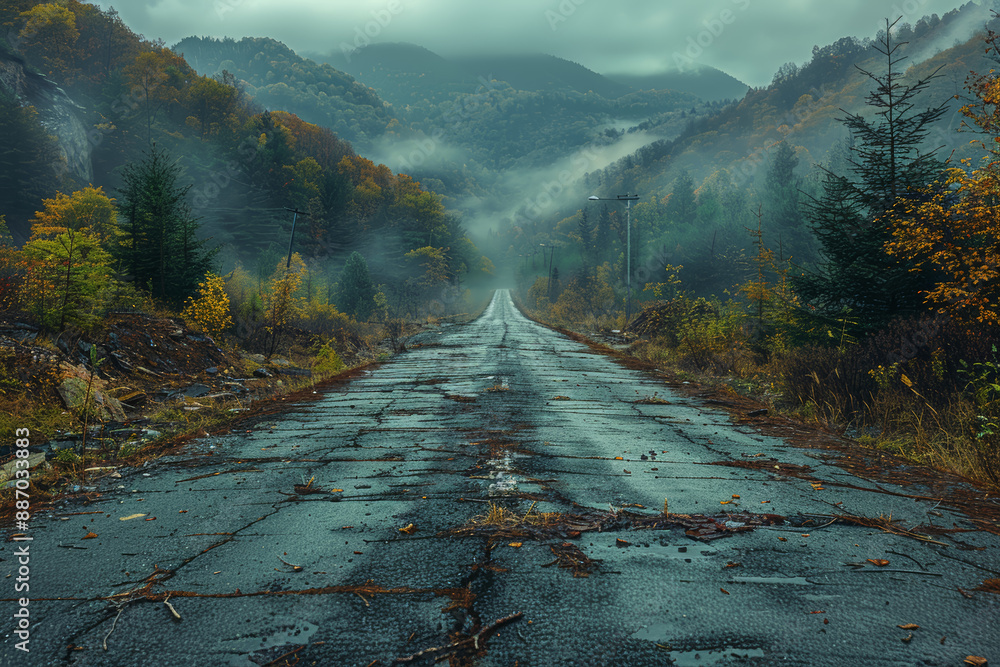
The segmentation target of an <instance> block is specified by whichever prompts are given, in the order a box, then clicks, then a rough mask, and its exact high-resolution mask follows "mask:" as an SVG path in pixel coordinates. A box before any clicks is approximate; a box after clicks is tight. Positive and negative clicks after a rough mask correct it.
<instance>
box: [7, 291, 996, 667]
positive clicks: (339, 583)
mask: <svg viewBox="0 0 1000 667" xmlns="http://www.w3.org/2000/svg"><path fill="white" fill-rule="evenodd" d="M120 472H121V474H122V475H123V476H122V477H121V478H111V477H110V476H107V477H105V478H104V479H102V480H101V482H100V488H99V492H100V495H99V496H97V497H95V496H96V494H91V495H90V497H89V498H84V497H82V496H76V497H74V496H69V497H67V499H66V500H65V501H63V502H61V503H58V504H56V506H55V507H54V508H53V509H52V510H51V511H50V512H47V513H46V514H44V515H39V516H36V517H33V518H32V523H31V535H32V536H33V541H32V542H31V590H30V598H31V603H30V610H31V628H30V630H31V635H30V636H31V642H30V648H31V650H30V653H24V652H22V651H18V650H16V649H15V643H16V642H17V641H18V638H17V637H16V635H14V634H13V633H12V629H11V628H12V620H11V618H10V614H9V613H5V614H4V617H5V618H6V621H5V622H4V623H5V628H4V630H3V631H2V632H0V636H2V638H3V643H2V644H0V664H2V665H64V664H66V665H95V666H97V665H100V666H105V665H108V666H117V665H121V666H129V667H132V666H135V665H140V666H143V665H246V666H252V665H292V664H298V665H335V666H339V665H345V666H351V667H354V666H357V667H366V666H368V665H372V666H374V665H381V666H383V667H384V666H387V665H396V664H403V665H434V664H449V665H477V666H491V667H492V666H501V665H502V666H503V667H514V666H518V667H529V666H537V667H552V666H557V665H588V666H589V665H615V666H619V665H620V666H632V665H636V666H639V665H669V664H678V665H771V664H780V665H844V666H856V665H961V664H962V663H963V660H964V659H965V657H966V656H968V655H977V656H984V657H987V658H991V659H992V660H993V661H1000V630H998V628H1000V596H998V595H996V594H994V593H990V592H984V591H979V590H976V589H977V587H981V586H982V585H983V582H984V581H987V580H989V579H995V578H997V577H1000V572H998V570H1000V558H998V548H1000V537H998V535H997V534H995V532H990V531H989V530H985V529H984V525H988V524H984V523H983V522H982V521H981V520H979V521H977V520H976V519H975V518H974V517H971V516H969V515H967V514H963V513H962V512H961V511H959V509H960V508H956V507H954V506H953V505H951V504H949V503H948V502H940V501H939V500H935V499H934V497H933V494H931V493H929V492H927V491H926V490H924V489H921V488H919V487H918V486H914V485H912V484H909V485H906V486H900V485H897V484H892V483H889V482H886V481H884V480H875V479H864V478H862V477H859V476H856V475H854V474H852V473H851V472H850V471H849V470H848V469H845V467H844V466H843V465H841V466H838V465H835V464H834V462H833V460H832V459H831V458H830V457H829V456H827V455H826V453H825V452H824V451H823V450H821V449H810V448H800V447H796V446H793V445H792V444H790V443H789V442H787V441H786V440H783V439H780V438H777V437H774V436H773V435H764V434H763V433H762V432H761V431H759V430H757V429H755V427H754V426H753V424H752V423H749V421H748V420H746V419H741V418H739V416H738V415H737V416H736V417H734V416H733V415H732V414H731V413H730V412H726V411H723V410H721V409H719V408H718V407H717V406H713V405H711V404H708V403H706V402H705V401H703V400H701V399H699V398H696V397H691V396H687V395H685V394H682V393H680V392H676V391H673V390H671V389H670V388H669V387H667V386H666V385H665V384H664V381H663V379H662V378H659V377H657V376H655V375H654V374H651V373H647V372H644V371H639V370H632V369H629V368H626V367H625V366H623V365H621V364H619V363H617V362H616V361H614V360H613V359H611V358H609V357H607V356H604V355H601V354H597V353H595V352H593V351H592V350H591V349H590V348H588V347H587V346H585V345H583V344H581V343H578V342H574V341H573V340H570V339H569V338H567V337H565V336H563V335H561V334H558V333H555V332H553V331H551V330H549V329H547V328H544V327H542V326H540V325H537V324H535V323H533V322H531V321H529V320H527V319H526V318H525V317H523V316H522V315H521V314H520V313H519V312H518V311H517V310H516V309H515V307H514V305H513V303H512V302H511V299H510V297H509V295H508V293H507V292H506V291H499V292H497V293H496V295H495V297H494V299H493V301H492V303H491V304H490V306H489V307H488V308H487V310H486V311H485V313H484V314H483V315H482V316H481V317H480V318H479V319H477V320H476V321H474V322H471V323H468V324H463V325H451V326H444V327H441V328H440V329H437V330H434V331H431V332H429V333H425V334H422V335H421V336H420V337H419V338H418V339H417V340H416V341H414V342H413V344H411V346H410V349H409V351H407V352H405V353H402V354H400V355H397V356H396V357H395V358H394V359H392V360H391V361H390V362H388V363H385V364H383V365H381V366H379V367H377V368H374V369H373V370H370V371H366V372H364V373H362V374H360V375H359V376H357V377H355V378H354V379H352V380H351V381H349V382H344V383H340V384H336V385H333V386H332V388H330V389H329V390H327V393H326V394H325V395H323V396H321V397H320V398H318V400H314V401H308V402H302V403H298V404H295V405H291V406H289V408H288V409H287V410H286V411H285V412H283V413H281V414H278V415H271V416H268V417H263V418H261V419H260V420H258V421H257V422H255V423H251V424H250V425H248V426H244V427H242V428H241V429H240V430H239V431H236V432H230V433H228V434H226V435H217V436H208V437H205V438H202V439H200V440H197V441H194V442H192V443H190V444H189V445H187V446H186V447H185V448H184V449H183V450H182V451H180V452H179V453H174V454H171V455H170V456H167V457H164V458H162V459H160V460H158V461H156V462H155V463H152V464H150V465H148V466H146V467H143V468H139V469H129V470H126V469H121V470H120ZM959 491H960V492H961V493H963V494H964V497H969V498H972V497H975V499H976V500H977V502H980V499H981V497H982V495H983V493H982V492H977V491H976V490H975V489H971V488H962V489H958V490H956V492H959ZM977 494H978V495H977ZM981 502H983V503H989V502H991V499H989V498H985V499H982V500H981ZM665 506H666V511H667V512H668V513H666V514H664V509H665ZM838 516H840V517H856V519H857V520H853V521H852V520H843V519H837V518H836V517H838ZM890 516H891V520H890V519H889V517H890ZM917 527H922V528H921V529H920V530H918V529H917ZM993 527H994V528H995V524H993ZM85 538H86V539H85ZM716 538H718V539H716ZM15 548H16V543H14V542H12V541H10V537H9V531H8V534H7V537H6V539H5V540H4V541H3V542H2V543H0V582H3V581H6V582H8V584H9V587H8V591H9V592H4V593H0V598H2V602H0V604H2V605H3V608H4V609H8V610H11V613H13V610H14V609H15V608H16V599H17V598H18V597H20V596H19V595H17V594H15V593H14V592H13V591H14V585H13V583H11V582H12V581H13V577H12V575H14V576H16V572H17V567H18V566H17V558H16V557H15V556H14V552H15ZM5 577H6V578H5Z"/></svg>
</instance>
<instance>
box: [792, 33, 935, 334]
mask: <svg viewBox="0 0 1000 667" xmlns="http://www.w3.org/2000/svg"><path fill="white" fill-rule="evenodd" d="M893 25H895V24H889V22H888V21H886V26H887V30H886V31H885V32H880V34H879V38H878V41H877V42H876V44H875V45H874V48H875V49H876V50H877V51H878V52H879V53H881V54H882V55H883V56H884V57H885V60H886V62H887V65H888V68H887V70H886V72H885V73H884V74H882V75H875V74H872V73H871V72H868V71H866V70H863V69H860V68H859V70H860V71H861V72H862V73H863V74H865V76H867V77H869V78H870V79H871V80H872V81H873V82H874V83H875V88H874V90H872V92H871V93H870V94H869V95H868V98H867V101H868V105H869V107H871V108H873V109H874V110H875V114H874V117H873V118H871V119H867V118H865V117H863V116H862V115H860V114H848V115H847V116H846V117H845V118H843V119H841V120H842V122H843V123H844V124H845V125H846V126H847V128H848V129H849V130H850V132H851V134H852V136H853V138H854V139H855V145H854V146H853V147H852V149H851V151H852V158H851V159H850V177H847V176H842V175H837V174H834V173H832V172H827V174H826V178H825V180H824V183H823V191H822V194H821V195H820V196H819V197H818V198H813V199H812V200H811V201H810V202H808V203H807V205H806V208H807V215H808V218H809V219H810V222H811V226H812V228H813V231H814V232H815V233H816V236H817V238H818V240H819V243H820V245H821V247H822V263H821V264H820V266H819V268H818V270H816V271H811V272H807V273H805V274H804V275H802V276H800V277H798V279H797V280H795V281H794V284H795V287H796V289H797V291H798V292H799V294H800V295H801V296H802V298H803V299H804V300H805V301H806V303H808V304H809V305H810V306H812V307H813V308H814V309H815V312H816V313H818V314H819V315H821V316H826V317H836V316H837V315H840V316H841V317H845V313H848V312H849V313H850V314H851V315H850V317H852V318H853V319H854V320H856V326H857V329H858V333H864V332H871V331H874V330H877V329H878V328H880V327H881V326H883V325H884V324H886V323H887V322H888V321H889V320H891V319H892V318H894V317H898V316H900V315H906V314H913V313H917V312H920V311H922V310H925V309H926V308H925V307H924V306H923V297H922V296H921V294H920V292H921V290H922V288H925V286H926V284H927V282H928V277H926V276H921V275H920V274H916V273H913V272H911V269H912V268H913V267H912V264H911V263H910V262H907V261H903V260H899V259H897V258H894V257H892V256H890V255H888V254H887V253H886V251H885V246H886V243H887V242H888V241H889V240H890V239H891V229H890V225H889V223H888V222H887V218H888V217H890V216H889V215H888V214H889V213H890V211H891V209H892V208H893V207H895V206H900V205H904V202H906V201H907V200H908V199H912V198H914V197H917V196H919V193H918V192H917V189H918V188H921V187H923V186H925V185H926V184H928V183H930V182H932V181H934V180H935V178H936V176H937V175H938V174H940V173H941V170H942V165H941V164H940V163H939V162H937V161H936V160H934V159H933V158H932V156H931V155H930V154H929V153H926V152H922V151H921V150H920V145H921V143H922V142H923V140H924V139H925V138H926V137H927V135H928V132H929V130H928V127H929V126H930V125H931V124H932V123H934V122H935V121H937V120H938V119H939V118H940V117H941V116H942V115H943V114H944V112H945V108H944V106H943V105H941V106H938V107H935V108H927V109H925V110H923V111H916V110H915V98H916V97H917V96H918V95H919V94H920V93H921V92H923V91H924V90H925V89H926V88H927V86H928V85H929V83H930V81H931V79H932V78H933V77H934V76H935V75H934V74H932V75H931V76H930V77H927V78H924V79H920V80H919V81H917V82H916V83H914V84H913V85H904V84H903V83H901V82H900V79H901V78H902V74H903V70H902V68H901V67H899V63H900V62H901V61H902V60H904V58H903V57H902V56H900V55H898V53H897V51H898V49H899V48H900V46H902V43H894V42H893V38H892V26H893Z"/></svg>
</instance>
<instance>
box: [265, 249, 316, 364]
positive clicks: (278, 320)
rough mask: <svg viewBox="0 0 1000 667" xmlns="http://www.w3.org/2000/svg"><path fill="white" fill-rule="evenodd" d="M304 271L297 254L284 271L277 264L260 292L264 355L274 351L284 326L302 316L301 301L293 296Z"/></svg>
mask: <svg viewBox="0 0 1000 667" xmlns="http://www.w3.org/2000/svg"><path fill="white" fill-rule="evenodd" d="M306 271H307V269H306V265H305V262H303V261H302V257H300V256H299V254H298V253H295V254H294V255H292V262H291V266H289V267H288V268H286V266H285V262H281V263H280V264H279V265H278V267H277V269H276V270H275V272H274V274H272V276H271V280H270V281H269V282H268V284H267V289H266V290H265V291H264V294H263V297H264V299H263V300H264V304H263V305H264V328H265V331H267V333H268V335H269V336H270V341H269V343H268V346H267V355H268V356H269V357H270V356H271V355H273V354H274V353H275V351H276V350H277V349H278V343H279V342H280V341H281V339H282V337H283V336H284V334H285V332H286V331H287V329H288V327H289V326H290V325H291V324H292V322H294V321H295V319H296V318H298V317H299V316H300V315H301V314H302V307H303V303H302V299H301V298H299V297H298V296H296V292H298V290H299V287H300V286H301V285H302V278H303V276H304V274H305V272H306Z"/></svg>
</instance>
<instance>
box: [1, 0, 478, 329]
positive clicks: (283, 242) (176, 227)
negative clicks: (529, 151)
mask: <svg viewBox="0 0 1000 667" xmlns="http://www.w3.org/2000/svg"><path fill="white" fill-rule="evenodd" d="M0 22H2V26H3V30H4V39H3V41H2V42H0V49H2V50H0V57H2V58H3V60H4V63H5V68H6V71H9V72H11V73H12V74H13V75H16V77H17V78H16V79H14V85H11V86H9V87H8V86H4V90H3V96H2V97H0V125H3V127H4V128H5V132H4V133H3V134H4V136H3V139H2V140H0V141H2V142H4V144H5V145H4V146H3V147H2V148H3V150H2V151H0V155H2V157H0V200H2V201H3V211H2V213H3V214H4V216H5V220H6V228H7V229H8V230H9V231H8V232H7V237H6V238H7V239H8V241H7V245H6V246H5V247H6V248H7V257H6V262H5V265H4V271H5V285H6V286H7V289H6V291H5V294H4V299H5V303H6V304H7V306H8V308H10V309H13V310H15V311H17V310H19V309H20V310H23V311H25V312H27V313H30V314H32V315H33V316H34V317H35V318H37V319H38V320H39V321H41V322H43V323H44V324H45V325H46V326H47V327H54V328H57V329H61V328H64V327H66V326H70V325H74V326H85V325H86V324H87V323H88V322H92V321H94V320H96V319H99V318H100V316H101V314H102V313H103V312H107V311H108V310H116V309H121V308H126V307H133V304H134V303H137V302H139V301H144V300H145V301H147V302H149V301H150V300H151V301H152V302H155V303H159V304H163V305H166V306H169V307H174V308H180V307H181V306H182V305H183V304H184V301H185V299H187V298H189V297H191V296H193V295H194V294H195V292H196V291H197V286H198V284H199V282H200V281H203V280H205V278H206V276H223V275H224V276H225V281H226V284H227V290H228V292H227V294H228V296H229V298H230V299H231V300H232V301H233V303H232V305H231V309H232V314H233V317H234V321H235V322H236V323H237V324H236V329H237V330H239V331H246V332H254V331H257V330H258V329H260V328H261V327H264V328H266V325H265V324H264V319H262V318H263V317H264V316H263V315H262V313H266V312H268V304H267V303H266V302H267V300H268V299H269V298H271V297H270V296H269V295H273V294H274V293H275V291H274V290H273V289H269V288H268V286H269V284H271V283H273V282H274V281H275V280H280V279H282V276H283V275H284V273H285V271H284V269H285V268H286V267H285V265H286V264H289V261H287V260H288V257H286V252H285V250H286V249H288V253H287V254H288V256H289V257H292V252H293V251H294V257H293V259H294V260H295V262H296V267H297V269H296V271H297V275H298V276H299V281H300V283H301V286H300V287H299V288H297V290H296V292H295V298H296V299H298V300H299V301H301V308H300V310H301V311H302V313H304V314H303V315H302V318H304V319H302V320H301V321H300V322H299V323H300V324H301V325H303V326H304V327H305V328H306V329H310V328H317V327H318V329H324V327H326V326H327V324H318V322H320V321H325V320H328V319H329V318H331V317H334V316H346V317H350V318H357V319H360V320H362V321H366V320H368V319H370V318H372V317H374V315H373V313H376V311H378V312H377V314H378V316H379V317H381V318H382V319H383V320H384V319H386V318H389V317H390V316H392V317H398V316H400V315H406V314H410V315H412V314H414V313H416V312H417V310H418V309H420V308H421V307H424V306H425V305H426V303H428V302H429V301H431V300H435V299H437V297H438V296H439V295H440V294H441V293H442V290H460V289H461V288H462V286H463V284H464V282H466V281H468V280H469V279H470V278H471V279H473V280H474V279H475V276H476V275H485V273H486V272H488V271H489V270H490V264H489V260H487V259H486V258H484V257H483V256H482V255H481V254H480V253H479V252H478V251H477V249H476V247H475V245H474V244H473V243H472V242H471V241H470V240H469V238H468V236H467V234H466V233H465V230H464V228H463V227H462V225H461V223H460V222H459V221H458V220H457V218H456V217H455V216H453V215H451V214H449V213H447V212H446V211H445V209H444V207H443V205H442V203H441V201H440V199H439V198H438V197H437V196H436V195H435V194H434V193H432V192H429V191H426V190H423V189H422V188H421V187H420V184H419V183H417V182H415V181H414V180H413V179H411V178H410V177H408V176H405V175H400V174H395V173H393V172H391V171H390V170H389V169H388V168H387V167H385V166H384V165H379V164H376V163H374V162H372V161H371V160H368V159H366V158H363V157H361V156H359V155H358V154H357V153H356V152H355V150H354V149H353V147H352V145H351V144H350V143H348V142H347V141H345V140H343V139H341V138H340V137H339V136H338V135H337V133H335V132H334V131H333V130H332V129H330V127H325V126H321V125H317V124H314V123H310V122H306V121H305V120H302V119H301V118H300V117H299V116H297V115H296V114H293V113H289V112H285V111H280V110H277V109H275V110H273V111H272V110H269V108H270V105H269V104H267V101H268V100H269V99H270V98H268V97H267V93H266V91H259V90H257V89H255V88H251V87H250V86H249V84H248V83H247V82H246V81H245V80H243V79H237V78H235V76H234V75H233V74H232V73H231V72H228V71H223V72H221V73H220V74H219V75H218V76H216V77H206V76H200V75H198V74H197V73H196V72H195V71H194V69H193V68H192V67H191V66H190V65H189V64H188V62H187V61H186V60H185V59H184V58H183V57H181V56H180V55H178V54H177V53H175V52H174V51H172V50H170V49H168V48H166V47H165V45H164V44H162V43H160V42H155V41H149V40H146V39H144V38H143V37H142V36H139V35H135V34H133V33H132V32H131V31H130V30H129V29H128V27H127V26H125V25H124V24H123V23H122V22H121V21H120V19H119V18H118V17H117V15H116V14H115V13H114V11H108V12H104V11H101V10H99V9H98V8H97V7H95V6H94V5H90V4H85V3H79V2H69V3H62V4H47V3H36V2H21V3H6V4H5V5H4V10H3V14H2V16H0ZM288 58H289V54H288V52H287V50H286V51H285V52H281V51H275V52H273V53H269V54H268V59H267V60H266V61H264V62H263V63H262V64H261V65H260V67H261V68H263V69H266V70H268V71H270V72H274V71H279V72H281V71H282V70H281V67H283V66H285V64H286V63H287V59H288ZM298 75H299V76H302V77H303V78H304V79H306V80H310V81H311V80H312V79H314V78H315V77H316V76H319V77H321V78H323V77H325V78H326V80H328V83H321V84H320V85H322V86H324V87H326V86H330V87H331V88H330V89H331V91H333V89H334V88H336V94H335V95H334V96H333V98H335V99H337V100H340V101H341V102H343V104H350V103H349V102H347V101H346V100H352V99H356V104H353V105H351V106H353V107H357V108H362V107H363V108H364V109H368V110H369V111H370V117H364V118H359V119H357V120H356V122H357V123H360V124H362V125H364V124H366V123H367V124H369V125H370V124H372V123H375V124H381V125H382V126H383V127H384V126H385V125H386V124H387V123H388V119H387V118H386V117H385V114H384V112H382V113H381V115H379V112H380V110H381V106H380V104H379V102H378V100H377V98H376V97H375V96H374V94H373V93H372V92H371V91H370V90H369V89H367V88H364V87H361V86H358V85H357V84H356V83H353V81H351V80H350V77H348V76H347V75H343V74H339V73H333V72H332V71H331V68H329V67H328V66H323V67H319V68H318V69H317V70H316V71H312V70H310V71H308V72H305V73H303V72H298ZM289 76H293V77H294V74H289ZM310 85H312V84H310ZM255 94H259V95H260V97H261V98H263V101H261V99H258V97H255ZM53 100H54V101H53ZM33 103H34V104H33ZM60 104H62V106H63V109H62V110H61V112H62V113H64V114H65V115H69V116H77V117H79V122H78V123H77V124H78V125H79V126H80V127H79V129H78V130H77V131H78V132H82V134H83V137H84V139H83V141H84V146H83V147H82V148H80V147H76V148H74V147H73V145H72V138H73V137H71V138H70V140H67V139H66V137H65V135H66V134H72V131H73V129H74V126H73V124H72V123H70V122H68V121H67V122H66V123H65V124H64V126H62V127H63V129H65V127H68V128H69V129H68V130H67V131H66V132H63V133H62V135H63V136H60V137H56V136H54V135H53V134H52V133H51V130H50V129H49V128H51V127H53V126H52V124H51V123H49V124H48V125H47V124H46V121H47V120H49V119H48V118H47V117H46V114H48V115H50V116H51V115H53V114H58V113H60V109H58V108H57V109H56V110H55V111H53V107H58V106H59V105H60ZM65 107H72V108H71V110H70V111H66V110H65ZM40 109H41V110H40ZM331 125H334V124H333V123H331ZM67 145H69V146H70V148H69V149H67ZM84 161H85V162H86V163H87V168H86V169H83V168H78V167H77V162H84ZM91 165H92V166H91ZM296 211H297V212H296ZM293 223H294V224H295V225H296V228H295V236H294V240H293V241H292V246H291V247H289V245H288V244H289V240H290V239H291V238H292V236H291V234H292V225H293ZM15 241H16V243H15ZM355 253H357V254H355ZM358 258H360V259H361V263H360V265H359V264H358V262H357V259H358ZM279 265H280V268H281V269H282V270H281V271H279V270H278V269H279ZM355 270H358V271H361V272H362V273H364V275H365V276H366V277H368V278H367V282H366V283H365V284H364V285H360V284H356V281H355V280H353V279H352V278H351V277H350V273H351V272H352V271H355ZM345 271H346V272H347V273H346V274H345ZM369 276H370V277H369ZM248 286H252V289H251V288H250V287H248ZM357 290H360V292H359V291H357ZM361 294H365V295H367V296H366V298H364V299H361V301H360V302H359V301H358V299H359V295H361ZM375 295H379V303H381V304H382V305H381V306H378V307H377V306H376V304H375V302H374V301H373V299H374V297H375ZM431 295H434V297H433V298H431ZM437 300H438V301H439V299H437ZM450 301H451V303H452V305H456V304H457V303H458V302H456V301H455V299H451V300H450ZM422 304H423V305H422ZM379 308H380V309H381V310H379ZM310 313H312V314H313V315H314V317H313V318H312V319H314V320H316V321H315V322H312V324H310V322H309V321H307V320H309V319H310V317H309V314H310ZM317 333H319V331H317ZM322 333H324V334H329V333H330V331H327V330H323V331H322ZM246 335H247V336H249V339H251V340H252V339H254V335H255V334H249V333H248V334H246Z"/></svg>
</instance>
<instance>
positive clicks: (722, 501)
mask: <svg viewBox="0 0 1000 667" xmlns="http://www.w3.org/2000/svg"><path fill="white" fill-rule="evenodd" d="M731 502H733V501H732V500H720V501H719V504H720V505H728V504H729V503H731Z"/></svg>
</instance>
